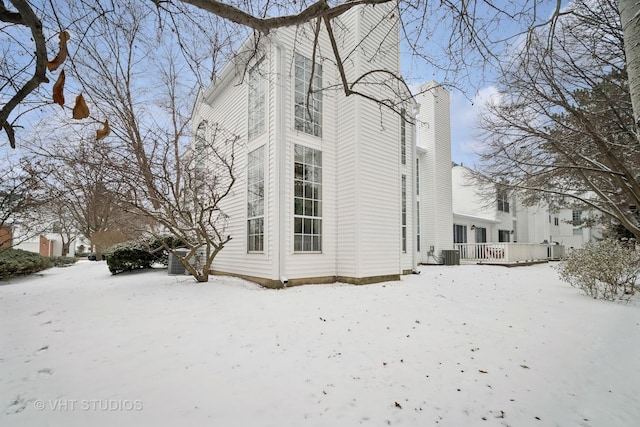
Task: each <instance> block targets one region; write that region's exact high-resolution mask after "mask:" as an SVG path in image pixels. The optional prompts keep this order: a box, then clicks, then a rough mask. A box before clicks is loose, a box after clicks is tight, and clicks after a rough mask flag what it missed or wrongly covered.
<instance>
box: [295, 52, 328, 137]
mask: <svg viewBox="0 0 640 427" xmlns="http://www.w3.org/2000/svg"><path fill="white" fill-rule="evenodd" d="M312 72H313V79H312V77H311V73H312ZM309 83H311V90H309ZM321 88H322V66H321V65H320V64H315V66H314V63H313V61H311V60H310V59H308V58H305V57H304V56H302V55H296V57H295V112H294V120H295V128H296V130H299V131H301V132H304V133H308V134H309V135H314V136H322V93H321V92H320V89H321Z"/></svg>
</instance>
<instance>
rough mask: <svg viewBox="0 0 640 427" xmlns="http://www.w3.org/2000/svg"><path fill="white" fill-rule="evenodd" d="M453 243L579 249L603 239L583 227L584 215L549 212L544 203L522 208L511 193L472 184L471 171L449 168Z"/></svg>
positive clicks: (571, 211)
mask: <svg viewBox="0 0 640 427" xmlns="http://www.w3.org/2000/svg"><path fill="white" fill-rule="evenodd" d="M451 176H452V184H453V185H452V188H453V221H454V225H453V238H454V243H497V242H505V243H506V242H512V243H516V242H517V243H551V244H559V245H563V246H565V247H567V248H569V247H576V248H577V247H581V246H582V245H583V244H584V243H586V242H588V241H590V240H593V239H596V238H600V237H601V236H602V234H601V230H600V227H599V226H596V227H590V224H588V223H585V221H584V220H585V215H586V213H587V211H586V210H585V211H584V212H583V211H582V210H578V209H569V208H562V209H559V210H556V211H550V210H549V208H548V207H547V206H546V205H545V204H544V203H539V204H537V205H534V206H525V205H523V203H522V201H521V200H520V199H519V198H518V197H517V195H514V194H513V193H512V192H508V191H506V190H504V189H500V188H496V187H489V186H481V185H479V184H477V183H474V181H473V179H472V177H471V173H470V170H469V169H467V168H465V167H464V166H460V165H455V164H454V165H453V166H452V168H451Z"/></svg>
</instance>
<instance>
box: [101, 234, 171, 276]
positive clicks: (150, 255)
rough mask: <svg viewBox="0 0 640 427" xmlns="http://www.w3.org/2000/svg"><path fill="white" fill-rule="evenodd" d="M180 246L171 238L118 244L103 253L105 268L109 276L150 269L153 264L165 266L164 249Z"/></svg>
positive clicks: (166, 261) (156, 238)
mask: <svg viewBox="0 0 640 427" xmlns="http://www.w3.org/2000/svg"><path fill="white" fill-rule="evenodd" d="M180 245H181V243H180V241H179V240H178V239H176V238H174V237H172V236H164V237H154V238H150V239H138V240H130V241H127V242H123V243H118V244H116V245H114V246H112V247H110V248H109V249H107V250H106V251H105V256H106V258H107V266H108V267H109V271H110V272H111V274H119V273H123V272H125V271H132V270H138V269H143V268H151V267H152V266H153V264H162V265H165V266H166V265H168V263H169V253H168V252H167V250H166V247H169V248H175V247H180Z"/></svg>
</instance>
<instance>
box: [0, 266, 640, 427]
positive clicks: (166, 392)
mask: <svg viewBox="0 0 640 427" xmlns="http://www.w3.org/2000/svg"><path fill="white" fill-rule="evenodd" d="M421 270H422V274H421V275H412V276H407V277H403V278H402V281H400V282H388V283H381V284H375V285H368V286H350V285H340V284H336V285H316V286H302V287H295V288H289V289H284V290H267V289H263V288H261V287H259V286H257V285H254V284H251V283H248V282H245V281H242V280H239V279H235V278H226V277H215V278H212V279H211V281H210V282H209V283H208V284H197V283H195V282H194V281H192V280H191V279H190V278H189V277H184V276H179V277H176V276H168V275H167V274H166V270H155V271H144V272H137V273H133V274H126V275H119V276H111V275H110V274H109V272H108V270H107V267H106V265H105V263H103V262H79V263H78V264H76V265H74V266H71V267H67V268H59V269H51V270H48V271H45V272H43V273H42V274H41V275H39V276H35V277H30V278H21V279H15V280H11V281H9V284H5V285H2V286H0V398H1V399H2V400H0V409H1V412H0V425H2V426H47V425H50V426H116V425H119V426H129V425H136V426H177V425H184V426H202V425H208V426H225V427H228V426H249V427H251V426H278V427H282V426H357V425H364V426H387V425H392V426H393V425H404V426H434V425H441V426H503V425H504V426H514V427H515V426H523V427H527V426H603V427H615V426H639V425H640V305H638V304H634V303H630V304H619V303H611V302H605V301H597V300H593V299H591V298H588V297H586V296H583V295H580V294H579V292H578V290H577V289H574V288H571V287H570V286H569V285H567V284H565V283H562V282H560V281H559V280H558V278H557V274H556V272H555V270H553V268H552V266H551V265H547V264H545V265H535V266H529V267H520V268H511V269H508V268H505V267H492V266H477V265H473V266H455V267H441V266H437V267H436V266H429V267H422V268H421ZM0 283H4V282H0Z"/></svg>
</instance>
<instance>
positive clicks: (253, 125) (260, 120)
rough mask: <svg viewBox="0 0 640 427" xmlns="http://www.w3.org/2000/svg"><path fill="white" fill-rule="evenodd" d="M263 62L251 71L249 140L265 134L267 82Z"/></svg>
mask: <svg viewBox="0 0 640 427" xmlns="http://www.w3.org/2000/svg"><path fill="white" fill-rule="evenodd" d="M262 62H263V60H262V59H261V60H260V61H258V63H257V64H256V65H254V66H253V67H252V68H251V69H250V70H249V80H248V82H249V95H248V98H249V99H248V117H249V123H248V126H249V130H248V136H249V139H252V138H253V137H255V136H257V135H260V134H261V133H262V132H264V126H265V118H264V116H265V88H264V87H265V82H264V75H263V70H262V68H263V64H262Z"/></svg>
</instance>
